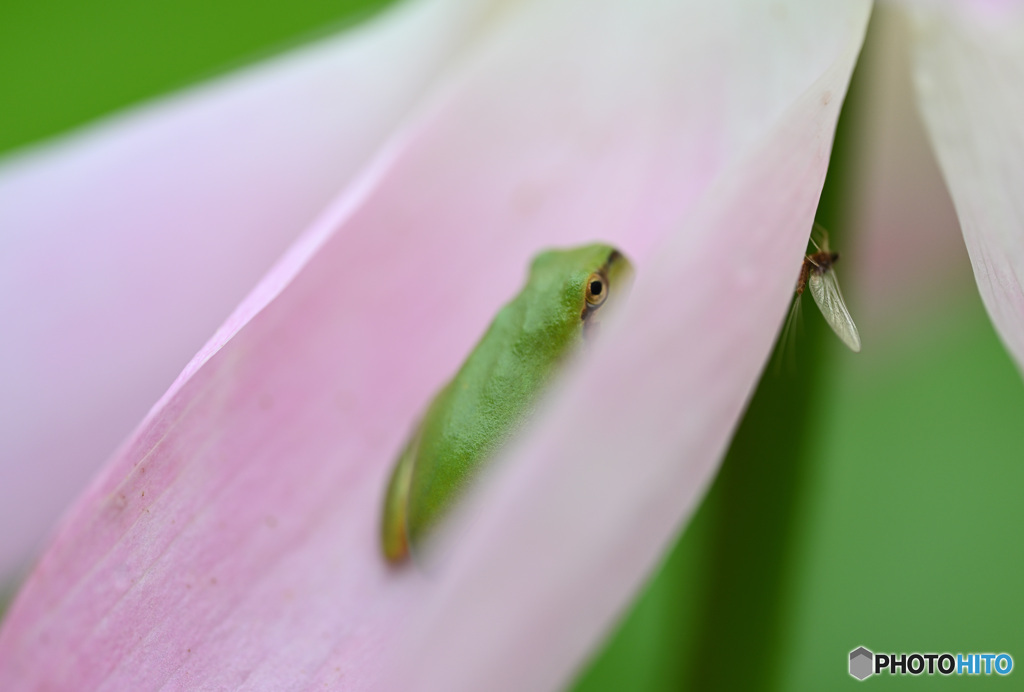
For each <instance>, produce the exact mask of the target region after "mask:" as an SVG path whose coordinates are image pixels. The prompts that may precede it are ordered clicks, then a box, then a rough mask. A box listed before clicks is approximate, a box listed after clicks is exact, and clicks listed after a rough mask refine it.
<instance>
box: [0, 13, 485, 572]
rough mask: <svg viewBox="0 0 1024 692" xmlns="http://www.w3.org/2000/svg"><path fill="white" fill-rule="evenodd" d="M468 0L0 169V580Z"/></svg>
mask: <svg viewBox="0 0 1024 692" xmlns="http://www.w3.org/2000/svg"><path fill="white" fill-rule="evenodd" d="M475 5H476V3H472V2H462V1H461V0H453V1H452V2H434V3H423V4H419V5H416V4H413V5H410V6H409V7H404V6H403V8H402V9H400V10H399V11H397V12H394V13H392V14H390V15H388V16H387V17H385V18H383V19H381V20H379V21H375V22H373V23H371V24H370V25H368V26H367V27H366V28H365V29H361V30H359V31H356V32H353V33H350V34H346V35H344V36H342V37H341V38H339V39H332V40H330V41H327V42H324V43H322V44H320V45H316V46H313V47H310V48H307V49H304V50H302V51H300V52H298V53H296V54H294V55H290V56H286V57H284V58H282V59H280V60H277V61H275V62H273V63H270V64H267V65H265V66H262V67H257V68H254V69H251V70H248V71H246V72H244V73H242V74H241V75H240V76H236V77H231V78H227V79H223V80H219V81H218V82H215V83H213V84H211V85H209V86H205V87H200V88H198V89H194V90H193V91H191V92H190V93H188V94H185V95H183V96H178V97H175V98H173V99H170V100H167V101H163V102H159V103H156V104H153V105H150V106H146V107H144V108H141V109H138V110H137V111H135V112H133V113H131V114H129V115H126V116H122V117H120V118H117V119H115V120H113V121H111V122H108V123H106V124H103V125H101V126H98V127H94V128H91V129H90V130H88V131H86V132H83V133H81V134H79V135H76V136H74V137H71V138H69V139H68V140H66V141H64V142H62V143H60V144H57V145H54V146H50V147H47V148H43V149H40V150H38V151H35V152H30V153H28V154H25V155H23V156H22V157H20V158H17V159H15V160H13V161H10V162H8V163H7V164H6V167H5V168H4V169H3V170H0V228H2V229H3V231H4V232H3V233H0V315H2V316H3V323H4V334H5V336H6V337H7V338H5V339H4V340H3V357H2V358H0V363H2V365H0V368H2V371H0V381H2V382H3V383H4V386H3V395H2V396H3V399H2V404H0V479H2V480H0V526H3V527H5V531H4V532H3V533H2V535H0V578H2V577H4V576H5V575H6V573H9V572H10V570H11V569H12V567H13V566H15V565H16V564H17V563H18V562H20V561H22V560H24V559H25V558H26V556H27V553H28V552H29V551H30V550H31V549H32V548H33V547H34V546H36V545H37V544H38V542H39V541H40V539H41V538H42V534H43V532H44V531H45V530H46V529H47V528H48V527H49V526H50V525H51V523H52V522H53V520H54V518H55V517H56V516H57V513H58V512H59V511H60V510H61V509H62V508H63V507H65V506H66V505H67V503H68V502H69V501H70V500H71V499H72V497H74V495H75V494H77V493H78V492H80V490H81V488H82V487H83V486H84V484H85V482H86V481H87V479H88V478H89V477H90V476H91V475H92V474H93V473H95V470H96V468H97V467H98V466H99V463H100V462H101V461H103V460H104V459H105V458H106V457H107V456H108V455H109V454H110V453H111V452H112V451H113V450H114V448H115V446H116V445H117V443H118V442H119V441H120V440H122V439H123V437H124V435H125V433H126V432H127V431H129V430H130V429H131V427H132V426H133V425H135V424H136V423H137V422H138V420H139V419H140V418H141V417H142V416H143V415H144V414H145V412H146V410H147V409H148V408H149V407H150V406H151V405H152V403H153V401H155V400H156V399H157V398H158V397H159V395H160V394H161V392H163V391H164V390H165V389H166V388H167V385H168V383H169V382H171V381H172V380H173V378H174V376H175V375H176V374H177V373H178V372H179V371H180V370H181V368H182V366H183V365H184V364H185V363H186V362H188V359H189V358H190V357H191V356H192V355H193V354H194V353H195V352H196V349H197V348H199V346H201V345H202V343H203V340H205V339H207V338H208V337H209V335H210V333H211V332H212V331H213V330H214V329H215V328H216V326H217V325H218V324H220V323H221V322H223V320H224V318H225V316H226V315H228V314H229V313H230V311H231V309H232V308H233V307H234V306H235V305H237V303H238V301H239V300H240V299H241V298H242V297H243V296H244V295H245V293H246V291H248V290H249V289H250V288H251V287H252V285H253V284H254V282H255V281H256V280H258V278H259V277H260V276H261V275H262V274H263V273H264V272H265V271H266V270H267V268H268V267H269V266H270V264H271V263H272V262H273V261H274V259H275V258H277V257H278V256H279V255H280V254H281V252H282V251H283V250H284V248H286V247H287V246H288V244H289V243H290V242H292V241H293V240H294V238H295V237H296V236H297V234H298V231H300V230H301V229H302V228H303V227H305V226H307V225H308V224H309V223H310V221H311V220H312V219H313V218H315V215H316V214H317V213H318V212H319V211H320V210H322V208H323V206H324V205H325V204H326V203H327V202H328V201H329V200H330V198H331V197H332V196H333V195H334V194H335V193H336V191H337V190H338V189H340V188H341V187H342V186H344V185H345V184H346V183H348V182H349V181H350V180H351V179H352V177H353V175H354V173H355V171H357V170H358V169H359V168H361V167H362V166H364V165H365V163H366V161H367V160H368V159H369V157H370V156H371V154H372V153H373V152H374V151H375V150H376V149H377V148H378V147H379V145H380V143H381V142H382V141H383V140H384V138H385V137H386V136H387V135H389V134H390V133H391V132H392V131H393V130H394V128H395V127H396V126H397V124H398V123H399V122H400V121H401V120H402V118H403V117H404V116H405V115H406V113H407V112H408V111H409V109H410V108H411V106H412V104H413V103H414V102H415V101H416V100H417V99H418V98H419V96H420V94H421V92H422V91H423V89H424V86H425V84H426V83H428V82H429V81H430V80H431V78H432V77H433V75H434V74H435V73H436V72H437V70H438V69H439V66H440V65H441V64H443V63H444V62H445V61H446V60H447V59H448V58H449V56H450V55H451V54H452V52H453V51H455V50H456V49H457V47H458V44H459V41H460V40H462V37H463V36H464V35H465V34H467V32H468V31H469V30H470V29H471V28H472V27H473V26H474V24H475V22H476V21H477V16H476V15H477V14H478V13H479V12H481V11H482V10H483V8H479V7H476V6H475Z"/></svg>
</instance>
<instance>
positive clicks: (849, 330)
mask: <svg viewBox="0 0 1024 692" xmlns="http://www.w3.org/2000/svg"><path fill="white" fill-rule="evenodd" d="M807 285H808V287H809V288H810V289H811V295H812V296H814V302H815V303H817V304H818V309H819V310H821V314H822V315H823V316H824V317H825V321H827V322H828V324H829V326H830V327H832V331H834V332H835V333H836V336H838V337H839V338H840V339H842V340H843V343H844V344H846V345H847V346H849V347H850V350H851V351H853V352H854V353H858V352H859V351H860V334H858V333H857V325H855V324H854V323H853V318H852V317H850V311H849V310H847V309H846V302H845V301H844V300H843V294H842V293H841V292H840V291H839V282H838V281H836V273H835V272H834V271H832V270H831V269H829V270H828V271H824V272H811V276H810V279H809V280H808V281H807Z"/></svg>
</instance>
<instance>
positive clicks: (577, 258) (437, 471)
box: [382, 244, 632, 562]
mask: <svg viewBox="0 0 1024 692" xmlns="http://www.w3.org/2000/svg"><path fill="white" fill-rule="evenodd" d="M631 274H632V268H631V267H630V264H629V261H628V260H626V259H625V258H624V257H623V256H622V255H621V254H619V252H618V251H616V250H615V249H614V248H612V247H610V246H608V245H600V244H595V245H587V246H583V247H578V248H572V249H569V250H550V251H547V252H544V253H541V254H540V255H538V256H537V257H536V258H535V259H534V261H533V263H532V265H531V267H530V275H529V279H528V280H527V283H526V285H525V286H524V287H523V289H522V291H521V292H520V293H519V295H517V296H516V297H515V298H513V299H512V301H511V302H509V303H508V304H507V305H505V307H503V308H502V309H501V310H500V311H499V312H498V315H497V316H496V317H495V318H494V321H493V322H492V323H491V325H490V327H489V328H488V329H487V332H486V333H485V334H484V336H483V338H482V339H481V340H480V342H479V343H478V344H477V346H476V348H474V349H473V351H472V353H470V355H469V357H468V358H467V359H466V361H465V362H464V363H463V365H462V367H461V368H460V369H459V371H458V373H456V375H455V377H454V378H453V379H452V380H451V381H450V382H449V383H448V384H447V385H445V387H444V388H443V389H442V390H441V391H440V392H438V394H437V396H436V397H435V398H434V400H433V401H432V402H431V404H430V406H429V407H428V408H427V411H426V413H425V414H424V415H423V418H422V419H421V420H420V422H419V424H418V425H417V427H416V429H415V430H414V432H413V434H412V435H411V436H410V438H409V442H408V443H407V444H406V447H405V449H404V450H403V451H402V453H401V455H400V456H399V458H398V461H397V462H396V465H395V469H394V471H393V473H392V476H391V481H390V483H389V484H388V490H387V497H386V499H385V503H384V517H383V523H382V539H383V547H384V554H385V556H386V557H387V559H388V560H389V561H391V562H399V561H401V560H403V559H405V558H406V556H407V555H408V554H409V552H410V548H412V549H413V550H415V548H416V546H418V545H419V544H420V543H421V542H422V541H423V539H424V537H425V535H426V534H427V533H428V532H429V531H430V529H432V528H433V527H434V526H435V525H436V524H437V522H438V521H439V520H440V519H441V518H442V515H443V514H444V512H445V511H447V509H448V508H449V507H450V506H451V505H452V504H453V502H454V501H455V500H456V499H457V497H458V496H459V495H460V494H461V493H462V492H463V491H464V490H465V488H466V486H467V485H468V484H469V483H470V482H471V481H472V480H473V478H474V477H475V475H476V472H477V470H478V469H479V468H480V467H481V466H482V465H483V464H484V463H485V462H486V461H487V460H488V459H489V458H491V457H492V456H493V455H494V454H495V452H496V451H497V450H498V449H500V448H501V446H502V445H504V444H505V443H506V442H507V441H508V440H509V438H511V437H512V436H514V435H515V434H516V432H517V431H518V430H519V429H520V428H521V427H522V425H523V424H524V422H525V421H526V420H528V419H529V417H530V414H531V412H532V411H533V408H534V406H535V405H536V404H537V400H538V398H539V395H540V394H541V392H543V390H544V388H545V386H546V385H547V384H548V382H549V381H550V380H551V379H552V377H553V376H554V374H555V373H556V372H557V370H558V368H559V365H560V364H561V363H562V362H563V361H564V360H565V358H566V357H567V356H569V355H570V354H571V353H572V352H573V351H574V350H575V349H576V348H577V346H578V345H579V344H580V342H581V341H582V340H583V338H584V333H585V332H586V331H590V330H591V329H592V328H593V326H594V324H595V323H596V322H597V315H598V313H599V312H600V311H602V310H604V309H606V308H605V307H604V306H605V305H606V303H607V302H609V301H608V299H609V297H610V296H614V295H616V294H617V293H620V292H621V291H622V289H623V288H624V287H625V284H626V283H627V282H628V279H629V277H630V275H631Z"/></svg>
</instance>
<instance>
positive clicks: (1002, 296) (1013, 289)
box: [913, 3, 1024, 369]
mask: <svg viewBox="0 0 1024 692" xmlns="http://www.w3.org/2000/svg"><path fill="white" fill-rule="evenodd" d="M914 29H915V32H914V41H913V56H914V66H915V67H914V78H915V83H916V87H917V97H918V103H919V105H920V108H921V112H922V114H923V116H924V120H925V124H926V125H927V128H928V132H929V134H930V136H931V140H932V144H933V145H934V147H935V151H936V153H937V154H938V158H939V163H940V166H941V168H942V172H943V174H944V175H945V178H946V183H947V184H948V185H949V190H950V193H951V195H952V197H953V203H954V205H955V206H956V210H957V214H958V215H959V217H960V224H961V227H962V229H963V233H964V240H965V241H966V243H967V250H968V252H969V253H970V256H971V262H972V263H973V265H974V275H975V278H976V279H977V281H978V288H979V289H980V291H981V296H982V299H983V300H984V302H985V307H986V308H987V309H988V312H989V315H990V316H991V317H992V321H993V323H994V324H995V326H996V330H997V331H998V332H999V334H1000V336H1001V337H1002V339H1003V343H1005V344H1006V347H1007V348H1008V349H1009V351H1010V353H1011V354H1013V356H1014V357H1015V358H1016V360H1017V364H1018V367H1020V368H1022V369H1024V7H1022V6H1021V5H1020V4H1019V3H1018V4H1004V5H997V4H986V3H973V4H970V5H946V4H940V5H938V6H936V7H932V8H930V9H918V10H917V11H916V13H915V14H914Z"/></svg>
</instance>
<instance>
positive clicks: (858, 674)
mask: <svg viewBox="0 0 1024 692" xmlns="http://www.w3.org/2000/svg"><path fill="white" fill-rule="evenodd" d="M874 661H875V655H874V654H873V653H871V652H870V651H868V650H867V649H865V648H864V647H863V646H858V647H857V648H856V649H854V650H853V651H851V652H850V675H852V676H853V677H855V678H857V679H858V680H863V679H864V678H866V677H868V676H869V675H871V674H872V673H874V671H873V670H872V667H873V666H872V664H873V663H874Z"/></svg>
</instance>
